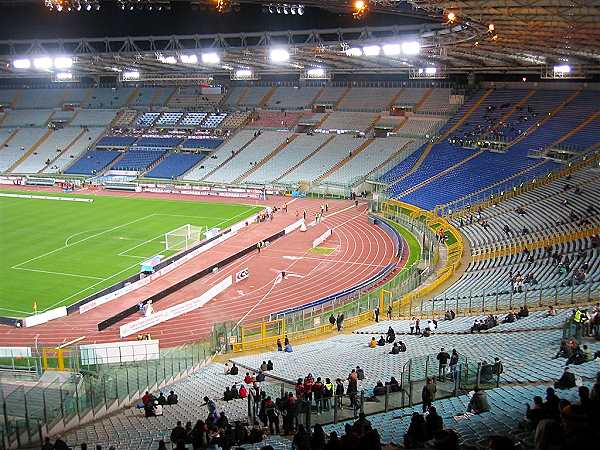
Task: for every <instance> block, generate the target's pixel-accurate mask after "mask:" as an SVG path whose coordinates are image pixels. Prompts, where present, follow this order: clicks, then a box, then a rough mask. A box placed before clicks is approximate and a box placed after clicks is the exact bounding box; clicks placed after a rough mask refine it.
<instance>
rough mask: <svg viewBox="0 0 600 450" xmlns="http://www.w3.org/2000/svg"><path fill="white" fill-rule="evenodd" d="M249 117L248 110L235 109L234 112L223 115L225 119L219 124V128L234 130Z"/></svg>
mask: <svg viewBox="0 0 600 450" xmlns="http://www.w3.org/2000/svg"><path fill="white" fill-rule="evenodd" d="M249 117H250V113H249V112H244V111H235V112H234V113H232V114H229V115H228V116H227V117H225V119H224V120H223V121H222V122H221V124H220V125H219V128H221V129H224V130H234V129H236V128H240V127H242V126H244V125H245V124H246V122H247V121H248V118H249Z"/></svg>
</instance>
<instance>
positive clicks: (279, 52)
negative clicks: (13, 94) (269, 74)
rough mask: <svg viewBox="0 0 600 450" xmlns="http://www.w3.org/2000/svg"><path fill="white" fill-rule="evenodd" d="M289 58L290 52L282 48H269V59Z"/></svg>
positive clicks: (280, 60)
mask: <svg viewBox="0 0 600 450" xmlns="http://www.w3.org/2000/svg"><path fill="white" fill-rule="evenodd" d="M289 59H290V53H289V52H288V51H287V50H286V49H284V48H274V49H271V61H273V62H285V61H288V60H289Z"/></svg>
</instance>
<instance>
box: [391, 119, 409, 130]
mask: <svg viewBox="0 0 600 450" xmlns="http://www.w3.org/2000/svg"><path fill="white" fill-rule="evenodd" d="M406 122H408V116H404V119H403V120H402V122H400V125H398V126H397V127H396V128H394V129H393V130H392V132H393V133H397V132H398V131H400V130H401V129H402V127H403V126H404V125H406Z"/></svg>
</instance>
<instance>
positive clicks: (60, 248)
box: [11, 214, 154, 269]
mask: <svg viewBox="0 0 600 450" xmlns="http://www.w3.org/2000/svg"><path fill="white" fill-rule="evenodd" d="M153 215H154V214H150V215H148V216H144V217H140V218H139V219H135V220H132V221H131V222H127V223H124V224H121V225H117V226H115V227H113V228H109V229H108V230H104V231H102V232H100V233H96V234H92V235H90V236H88V237H86V238H83V239H81V240H79V241H77V242H75V243H73V244H69V245H64V246H62V247H59V248H56V249H54V250H51V251H49V252H46V253H44V254H42V255H39V256H35V257H33V258H30V259H28V260H27V261H23V262H21V263H19V264H15V265H14V266H12V267H11V269H16V268H18V267H19V266H23V265H25V264H27V263H30V262H31V261H35V260H36V259H40V258H43V257H44V256H48V255H51V254H53V253H56V252H58V251H61V250H64V249H65V248H68V247H72V246H73V245H77V244H80V243H81V242H85V241H87V240H89V239H92V238H95V237H98V236H102V235H103V234H106V233H108V232H110V231H114V230H117V229H119V228H123V227H126V226H128V225H131V224H132V223H136V222H139V221H140V220H146V219H148V218H149V217H152V216H153Z"/></svg>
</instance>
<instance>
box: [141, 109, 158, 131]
mask: <svg viewBox="0 0 600 450" xmlns="http://www.w3.org/2000/svg"><path fill="white" fill-rule="evenodd" d="M159 116H160V113H159V112H145V113H144V114H142V115H140V116H139V117H138V119H137V122H136V125H137V126H138V127H149V126H151V125H152V124H153V123H154V122H155V121H156V119H158V117H159Z"/></svg>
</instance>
